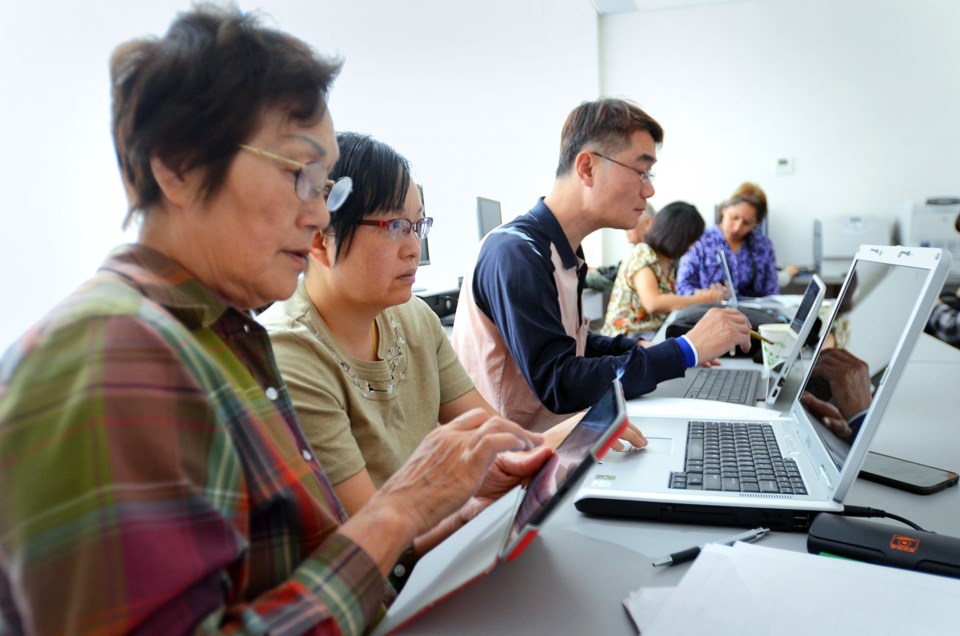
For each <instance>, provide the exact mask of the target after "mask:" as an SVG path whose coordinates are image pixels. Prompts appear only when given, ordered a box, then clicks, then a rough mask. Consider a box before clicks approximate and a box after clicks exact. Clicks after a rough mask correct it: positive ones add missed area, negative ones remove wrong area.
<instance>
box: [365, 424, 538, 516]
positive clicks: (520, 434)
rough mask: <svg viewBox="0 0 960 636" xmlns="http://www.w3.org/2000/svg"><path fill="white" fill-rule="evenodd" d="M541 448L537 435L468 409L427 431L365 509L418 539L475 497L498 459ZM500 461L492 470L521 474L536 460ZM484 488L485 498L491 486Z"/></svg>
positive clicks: (491, 488) (492, 488) (490, 490)
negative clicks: (384, 511)
mask: <svg viewBox="0 0 960 636" xmlns="http://www.w3.org/2000/svg"><path fill="white" fill-rule="evenodd" d="M542 442H543V436H541V435H538V434H536V433H531V432H529V431H526V430H524V429H522V428H521V427H520V426H518V425H517V424H514V423H513V422H510V421H507V420H505V419H503V418H501V417H491V416H490V415H489V414H488V413H487V412H485V411H483V410H482V409H472V410H470V411H468V412H467V413H464V414H463V415H461V416H459V417H457V418H455V419H453V420H452V421H450V422H449V423H447V424H445V425H444V426H440V427H437V428H436V429H434V430H433V431H431V432H430V434H428V435H427V436H426V437H425V438H424V440H423V442H421V443H420V445H419V446H418V447H417V449H416V450H415V451H414V453H413V456H411V457H410V459H409V460H408V461H407V463H406V464H404V465H403V467H402V468H401V469H400V470H399V471H398V472H397V473H396V474H394V475H393V477H391V478H390V479H388V480H387V482H386V483H384V484H383V486H382V487H381V488H380V490H379V491H378V492H377V494H376V495H374V499H372V500H371V503H372V502H373V501H374V500H376V501H377V505H380V506H386V507H389V508H391V509H392V510H393V511H394V512H395V513H397V514H399V515H402V516H405V517H407V518H408V519H409V521H410V522H411V524H412V527H413V528H414V529H415V531H416V534H420V533H423V532H425V531H427V530H429V529H431V528H433V527H434V526H436V525H437V524H438V523H440V521H441V520H443V519H445V518H447V517H448V516H449V515H451V514H452V513H454V512H456V511H458V510H459V509H460V508H461V506H463V505H464V503H465V502H466V501H467V500H468V499H469V498H470V497H472V496H473V495H474V494H475V493H477V492H478V490H479V489H480V487H481V485H482V484H485V483H486V481H485V480H486V479H487V478H488V473H489V471H490V468H491V465H493V464H494V462H495V461H498V460H497V456H498V455H499V454H500V453H503V452H507V451H523V450H530V449H532V448H533V447H535V446H537V445H539V444H540V443H542ZM533 457H534V458H536V457H538V455H536V454H534V455H533ZM500 461H501V462H503V461H506V462H507V463H500V464H498V466H499V468H498V469H497V470H500V471H504V470H514V471H517V470H520V471H523V470H526V469H527V468H529V462H534V461H536V459H533V460H527V462H528V463H524V462H519V463H517V462H511V461H508V460H500ZM513 474H514V476H517V475H516V473H515V472H514V473H513ZM495 481H496V480H495V479H494V482H495ZM486 488H487V492H488V494H489V493H490V492H493V491H494V490H495V485H488V486H486ZM368 505H369V504H368Z"/></svg>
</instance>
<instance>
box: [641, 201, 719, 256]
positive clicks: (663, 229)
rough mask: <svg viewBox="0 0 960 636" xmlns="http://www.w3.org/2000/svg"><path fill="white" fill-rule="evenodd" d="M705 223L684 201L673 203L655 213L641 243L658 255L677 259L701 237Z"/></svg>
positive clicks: (695, 210) (694, 209) (693, 208)
mask: <svg viewBox="0 0 960 636" xmlns="http://www.w3.org/2000/svg"><path fill="white" fill-rule="evenodd" d="M705 228H706V223H704V221H703V217H702V216H700V212H698V211H697V208H695V207H694V206H692V205H690V204H689V203H686V202H685V201H674V202H673V203H670V204H668V205H666V206H664V207H663V208H661V209H660V211H659V212H657V215H656V216H655V217H653V224H652V225H651V226H650V229H649V230H647V233H646V235H645V236H644V238H643V242H644V243H646V244H647V245H649V246H650V247H651V248H653V251H655V252H657V253H658V254H663V255H664V256H666V257H667V258H672V259H678V258H680V257H681V256H683V255H684V254H686V252H687V250H688V249H690V245H691V244H692V243H694V242H696V240H697V239H699V238H700V237H701V236H702V235H703V230H704V229H705Z"/></svg>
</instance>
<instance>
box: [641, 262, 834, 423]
mask: <svg viewBox="0 0 960 636" xmlns="http://www.w3.org/2000/svg"><path fill="white" fill-rule="evenodd" d="M720 254H723V252H720ZM725 269H726V268H725ZM728 275H729V272H728ZM825 291H826V286H825V285H824V284H823V281H822V280H820V277H818V276H817V275H816V274H814V275H813V276H812V277H811V278H810V282H809V283H808V284H807V288H806V290H804V292H803V296H802V297H801V300H800V305H799V306H798V307H797V311H796V313H794V315H793V319H792V320H791V321H790V322H789V326H788V328H787V334H786V335H787V337H788V338H789V339H790V340H791V341H792V343H793V344H792V346H791V347H790V350H789V351H788V352H787V354H786V359H785V360H784V361H783V362H782V363H780V364H779V365H777V366H776V367H775V368H774V369H773V372H772V373H771V375H770V377H769V378H765V377H764V376H763V372H762V371H761V370H760V369H758V368H756V366H757V365H756V364H755V363H753V362H752V361H751V362H747V361H744V360H736V361H734V360H730V361H728V362H726V363H725V364H726V365H727V367H726V368H724V367H711V368H704V367H696V368H693V369H690V370H688V371H687V373H686V376H685V379H683V380H679V379H678V380H676V381H667V382H665V383H663V384H662V388H661V387H658V389H657V390H656V391H654V392H653V393H652V395H653V396H655V397H684V398H691V399H699V400H718V401H720V402H730V403H732V404H744V405H747V406H753V405H754V404H756V403H757V402H758V401H763V402H765V403H766V404H769V405H772V404H773V403H774V402H776V401H777V398H778V397H779V396H780V392H781V391H782V390H783V387H784V384H785V383H786V380H787V377H788V376H789V374H790V372H791V371H792V370H793V365H794V363H795V362H796V361H797V360H798V359H799V357H800V352H801V351H802V350H803V348H804V345H805V344H806V342H807V337H808V336H809V335H810V332H811V330H812V329H813V326H814V325H815V324H816V322H817V317H818V315H819V313H820V305H821V304H822V303H823V296H824V292H825ZM753 326H754V328H756V325H753Z"/></svg>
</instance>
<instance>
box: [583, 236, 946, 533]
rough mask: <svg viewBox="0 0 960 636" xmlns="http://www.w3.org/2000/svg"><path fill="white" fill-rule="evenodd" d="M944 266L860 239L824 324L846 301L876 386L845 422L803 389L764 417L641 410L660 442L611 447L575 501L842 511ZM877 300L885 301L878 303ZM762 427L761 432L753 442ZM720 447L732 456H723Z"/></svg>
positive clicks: (798, 515)
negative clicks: (628, 449)
mask: <svg viewBox="0 0 960 636" xmlns="http://www.w3.org/2000/svg"><path fill="white" fill-rule="evenodd" d="M949 265H950V255H949V253H947V252H944V251H943V250H939V249H930V248H928V249H923V248H910V249H907V248H902V247H888V246H862V247H861V248H860V250H858V252H857V254H856V256H855V258H854V262H853V263H852V264H851V267H850V272H849V273H848V275H847V278H846V282H845V283H844V286H843V289H842V291H841V295H840V298H839V300H838V302H837V303H836V304H835V305H834V310H833V315H832V316H831V319H830V325H831V326H832V324H833V323H834V322H835V320H836V318H837V314H838V311H837V310H838V308H840V307H848V306H849V307H851V309H850V311H849V312H848V313H847V314H846V320H847V321H848V322H849V328H850V330H851V331H852V333H853V334H859V335H860V336H862V337H857V338H853V337H851V339H850V345H849V346H850V350H849V354H850V355H852V356H854V357H856V358H859V359H860V360H861V361H864V360H870V363H869V365H868V367H869V372H870V375H871V376H873V377H875V378H877V380H876V384H875V388H871V387H870V386H867V387H861V388H862V389H863V390H864V393H863V394H860V395H858V396H857V397H858V398H859V400H860V402H865V403H866V404H867V405H868V406H867V408H866V409H865V411H863V414H862V415H860V416H858V417H856V418H853V417H852V415H849V414H848V415H845V417H847V418H848V421H847V422H844V423H843V424H845V426H838V425H837V423H836V422H833V421H827V422H825V423H822V422H821V420H820V419H819V418H818V417H817V416H816V415H815V414H814V413H812V412H810V411H808V410H807V408H806V407H805V406H804V405H803V404H802V403H801V400H800V396H799V395H798V396H797V398H796V399H795V400H794V401H793V405H792V407H791V409H790V412H789V414H788V415H787V416H784V417H773V418H769V419H768V420H766V421H764V422H758V421H757V420H756V419H755V418H754V419H751V420H748V421H742V420H741V421H734V422H730V421H725V420H716V419H713V418H703V421H702V422H690V421H687V419H688V418H683V419H681V418H680V417H678V416H672V417H669V416H668V417H657V418H648V419H643V420H637V421H636V424H637V425H638V427H639V428H640V429H641V430H642V431H643V432H644V435H645V436H646V438H647V440H648V441H650V442H651V446H653V448H655V449H659V451H658V452H639V453H632V454H614V455H612V456H610V457H608V458H607V459H606V460H605V461H604V462H603V463H602V465H601V466H598V468H597V470H596V471H595V473H594V476H593V478H592V479H588V480H587V481H586V482H585V483H584V486H583V488H581V490H580V492H579V493H578V495H577V499H576V507H577V509H578V510H580V511H581V512H585V513H587V514H593V515H612V516H625V517H638V518H644V519H655V520H661V521H679V522H691V523H710V524H722V525H741V526H757V525H763V526H769V527H771V528H773V529H779V530H805V529H806V528H807V526H808V525H809V523H810V520H811V519H812V518H813V516H815V515H816V514H817V513H818V512H824V511H826V512H830V511H838V510H841V509H842V507H843V499H844V497H845V495H846V493H847V490H849V488H850V485H851V484H852V483H853V480H854V479H855V478H856V477H857V474H858V473H859V470H860V466H861V464H862V462H863V459H864V457H865V455H866V452H867V447H868V446H869V444H870V440H871V438H872V437H873V435H874V434H875V433H876V430H877V427H878V426H879V423H880V419H881V417H882V415H883V410H884V408H885V407H886V404H887V402H888V401H889V400H890V394H891V392H892V391H893V389H894V387H895V386H896V382H897V380H898V379H899V377H900V373H901V372H902V370H903V367H904V365H905V364H906V362H907V360H908V358H909V355H910V352H911V350H912V348H913V345H914V343H915V342H916V339H917V336H918V335H919V334H920V333H921V331H922V329H923V325H924V324H925V322H926V317H927V316H928V315H929V312H930V308H931V307H932V305H933V299H934V297H935V296H936V294H937V293H938V292H939V289H940V286H941V285H942V284H943V279H944V277H945V276H946V273H947V270H948V269H949ZM854 292H856V293H854ZM878 306H879V307H882V308H883V309H882V310H880V311H877V310H875V309H874V308H875V307H878ZM829 330H830V328H829V327H828V328H827V332H829ZM824 351H830V352H831V353H827V354H825V353H824ZM832 351H833V350H825V349H824V347H823V341H822V340H821V343H820V347H819V349H818V351H817V354H816V356H815V358H814V363H813V364H812V365H810V366H809V368H808V369H807V370H806V375H805V380H804V382H803V386H804V389H803V391H811V392H813V390H814V385H815V384H817V383H818V382H823V381H825V380H824V376H823V375H821V374H820V373H819V372H818V366H817V362H818V361H819V359H820V358H821V357H824V358H825V359H833V360H836V358H834V357H833V354H832ZM821 399H824V400H827V401H829V400H830V398H828V397H825V396H822V397H821ZM858 407H859V403H858ZM836 408H838V409H839V408H843V405H836ZM826 424H830V425H831V426H832V428H828V427H827V425H826ZM713 429H718V430H717V431H716V435H717V437H718V442H717V444H716V445H715V446H714V445H713V444H711V443H710V440H709V437H708V436H709V435H712V434H714V432H713ZM725 429H730V430H725ZM761 438H762V443H761V442H760V441H757V440H758V439H761ZM654 442H655V444H654ZM725 449H732V450H733V451H734V454H735V455H736V457H735V458H734V459H732V460H727V459H724V458H723V457H722V456H721V452H722V451H724V450H725ZM756 450H767V451H768V452H769V453H770V454H771V458H770V459H769V460H767V459H756V460H754V459H753V458H752V457H751V455H752V454H753V453H754V451H756ZM741 455H743V456H744V457H743V461H742V462H741V457H740V456H741ZM751 462H753V463H752V465H751ZM714 474H717V477H713V475H714ZM785 483H786V485H785Z"/></svg>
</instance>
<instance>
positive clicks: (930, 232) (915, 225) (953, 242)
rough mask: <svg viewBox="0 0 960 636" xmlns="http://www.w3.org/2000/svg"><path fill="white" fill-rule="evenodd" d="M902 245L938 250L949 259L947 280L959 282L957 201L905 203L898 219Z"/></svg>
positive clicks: (959, 202)
mask: <svg viewBox="0 0 960 636" xmlns="http://www.w3.org/2000/svg"><path fill="white" fill-rule="evenodd" d="M899 220H900V228H899V229H900V239H901V241H902V242H903V244H904V245H916V246H918V247H939V248H942V249H945V250H947V251H948V252H950V253H951V255H952V256H953V266H952V267H951V269H950V278H951V279H954V280H956V279H958V278H960V197H935V198H930V199H927V200H925V201H924V202H923V203H908V204H907V206H906V210H905V211H904V212H903V213H902V214H901V215H900V219H899Z"/></svg>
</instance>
